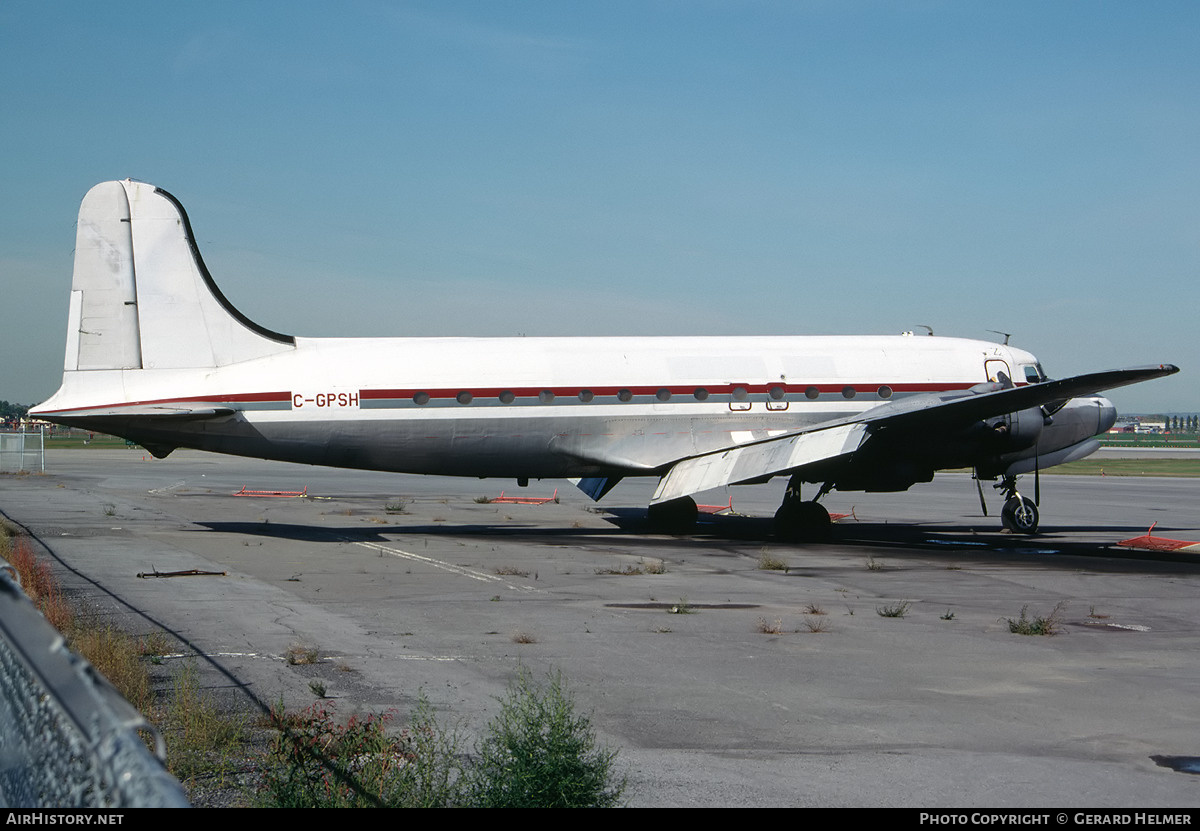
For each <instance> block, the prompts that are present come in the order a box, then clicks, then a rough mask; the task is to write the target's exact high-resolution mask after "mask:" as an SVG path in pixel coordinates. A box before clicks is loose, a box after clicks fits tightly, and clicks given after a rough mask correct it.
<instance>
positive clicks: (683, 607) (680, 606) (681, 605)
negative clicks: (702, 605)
mask: <svg viewBox="0 0 1200 831" xmlns="http://www.w3.org/2000/svg"><path fill="white" fill-rule="evenodd" d="M695 611H696V610H695V609H693V608H692V606H691V604H690V603H688V600H687V598H686V597H681V598H679V602H678V603H676V604H675V605H674V606H672V607H671V608H670V609H667V613H668V614H672V615H690V614H694V613H695Z"/></svg>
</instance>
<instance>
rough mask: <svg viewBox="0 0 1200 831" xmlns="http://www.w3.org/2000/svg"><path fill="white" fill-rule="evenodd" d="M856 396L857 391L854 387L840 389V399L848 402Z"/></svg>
mask: <svg viewBox="0 0 1200 831" xmlns="http://www.w3.org/2000/svg"><path fill="white" fill-rule="evenodd" d="M856 395H858V390H856V389H854V387H842V398H845V399H847V400H849V399H851V398H853V397H854V396H856Z"/></svg>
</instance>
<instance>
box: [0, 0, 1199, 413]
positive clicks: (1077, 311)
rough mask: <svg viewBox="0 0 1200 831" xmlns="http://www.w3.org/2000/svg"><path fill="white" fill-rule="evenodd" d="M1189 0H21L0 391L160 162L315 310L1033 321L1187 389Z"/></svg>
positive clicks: (419, 319) (1, 243) (390, 329)
mask: <svg viewBox="0 0 1200 831" xmlns="http://www.w3.org/2000/svg"><path fill="white" fill-rule="evenodd" d="M1197 44H1200V4H1196V3H1192V2H1157V3H1156V2H1149V3H1138V4H1134V3H1108V2H1086V3H1085V2H1053V0H1043V2H1006V3H991V4H987V3H971V2H913V3H899V2H895V3H884V2H853V0H850V1H849V2H832V0H830V1H829V2H817V1H814V2H803V1H802V0H796V1H795V2H766V1H765V0H764V2H717V1H716V0H712V1H711V2H703V1H702V0H696V1H695V2H666V1H664V2H652V1H651V0H647V1H646V2H622V1H621V0H605V2H458V3H455V2H344V3H338V4H318V3H315V2H314V3H303V2H301V3H282V2H281V3H270V2H264V3H241V2H238V3H234V2H206V3H203V4H199V3H193V4H187V3H160V2H121V3H116V4H100V3H94V2H86V3H84V2H57V3H44V2H29V1H27V0H6V2H4V3H0V103H2V105H3V106H2V110H0V112H3V126H4V129H3V131H2V132H0V149H2V151H3V152H2V153H0V172H2V173H3V182H4V185H3V190H2V193H3V195H4V198H3V199H0V288H3V292H4V294H3V296H4V298H5V300H4V302H3V303H2V304H0V305H2V307H3V309H4V312H5V314H4V315H3V321H4V322H3V325H2V327H0V332H2V334H0V345H2V346H3V349H4V353H5V357H6V358H7V360H5V361H4V363H3V368H2V369H0V398H5V399H7V400H10V401H20V402H23V403H33V402H36V401H40V400H42V399H44V398H46V397H48V396H49V395H50V394H51V393H52V392H53V391H54V389H55V388H56V387H57V385H58V379H59V375H60V372H61V364H62V351H63V343H64V338H65V323H66V311H67V293H68V290H69V285H70V275H71V261H72V259H71V258H72V248H73V246H74V233H75V232H74V223H75V215H76V212H77V211H78V206H79V200H80V198H82V196H83V194H84V193H85V192H86V191H87V190H88V188H90V187H91V186H92V185H94V184H95V183H97V182H100V181H103V180H106V179H117V178H124V177H127V176H129V177H133V178H135V179H142V180H144V181H149V182H153V183H154V184H156V185H159V186H161V187H163V188H165V189H167V190H169V191H171V192H172V193H173V194H174V195H175V196H176V197H178V198H179V199H180V200H181V201H182V203H183V204H184V205H185V206H186V208H187V210H188V212H189V214H190V217H191V220H192V225H193V228H194V229H195V231H196V235H197V238H198V241H199V243H200V247H201V250H202V252H203V253H204V256H205V260H206V261H207V263H208V265H209V268H210V270H211V271H212V273H213V275H214V276H215V277H216V279H217V281H218V283H220V285H221V287H222V289H223V290H224V291H225V293H226V295H228V296H229V298H230V299H231V300H233V302H234V303H235V304H236V305H238V306H239V307H240V308H242V309H243V310H244V311H245V312H246V313H247V314H248V315H249V316H250V317H252V318H254V319H255V320H258V321H259V322H261V323H262V324H264V325H266V326H268V327H270V328H273V329H277V330H281V331H286V332H291V333H295V334H300V335H353V334H372V335H429V334H462V335H471V334H481V335H503V334H518V333H524V334H528V335H543V334H581V335H599V334H618V335H620V334H658V333H661V334H702V333H711V334H858V333H870V334H887V333H896V332H900V331H904V330H911V329H914V328H916V327H917V326H918V325H919V324H928V325H931V326H932V327H933V328H934V329H935V331H936V332H937V333H938V334H945V335H959V336H965V337H979V338H989V337H994V336H992V335H990V334H989V333H988V331H987V330H989V329H998V330H1002V331H1005V332H1011V333H1012V334H1013V339H1012V342H1013V343H1014V344H1015V345H1018V346H1021V347H1023V348H1026V349H1029V350H1030V351H1032V352H1034V353H1035V354H1037V355H1038V356H1039V357H1040V358H1041V359H1042V362H1043V364H1044V365H1045V367H1046V369H1047V371H1048V372H1049V373H1050V374H1051V375H1053V376H1059V377H1061V376H1064V375H1068V374H1074V373H1078V372H1085V371H1089V370H1094V369H1108V368H1113V367H1119V366H1131V365H1139V364H1147V363H1159V362H1163V361H1169V362H1173V363H1177V364H1179V365H1180V366H1181V367H1183V369H1184V372H1183V373H1181V374H1180V375H1179V376H1176V377H1174V378H1171V379H1167V380H1162V381H1157V382H1152V383H1148V384H1145V385H1142V386H1139V387H1133V388H1129V389H1127V390H1118V391H1115V392H1114V393H1113V395H1112V397H1113V399H1114V401H1116V403H1117V405H1118V407H1120V408H1121V409H1124V410H1129V411H1160V410H1171V411H1188V412H1194V411H1196V410H1200V395H1197V386H1196V381H1195V380H1194V379H1195V378H1196V377H1200V376H1196V375H1194V374H1193V373H1195V372H1197V371H1200V339H1198V338H1197V337H1196V336H1195V328H1196V318H1197V313H1198V311H1200V279H1198V278H1200V204H1198V201H1197V194H1198V193H1200V49H1198V48H1197Z"/></svg>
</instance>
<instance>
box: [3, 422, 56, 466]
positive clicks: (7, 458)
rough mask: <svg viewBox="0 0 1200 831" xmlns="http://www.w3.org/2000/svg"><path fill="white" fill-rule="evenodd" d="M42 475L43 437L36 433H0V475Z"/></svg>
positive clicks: (44, 453)
mask: <svg viewBox="0 0 1200 831" xmlns="http://www.w3.org/2000/svg"><path fill="white" fill-rule="evenodd" d="M23 470H25V471H29V472H31V473H44V472H45V471H46V451H45V437H44V436H43V435H42V433H41V432H40V431H39V432H37V433H2V432H0V473H20V472H21V471H23Z"/></svg>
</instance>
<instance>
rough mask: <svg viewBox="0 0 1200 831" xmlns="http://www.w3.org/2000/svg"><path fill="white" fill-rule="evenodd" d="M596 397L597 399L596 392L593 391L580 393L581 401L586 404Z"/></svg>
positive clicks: (581, 391)
mask: <svg viewBox="0 0 1200 831" xmlns="http://www.w3.org/2000/svg"><path fill="white" fill-rule="evenodd" d="M595 397H596V394H595V393H594V392H592V391H591V390H580V391H579V400H580V401H582V402H583V403H584V404H586V403H588V402H589V401H591V400H592V399H593V398H595Z"/></svg>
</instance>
